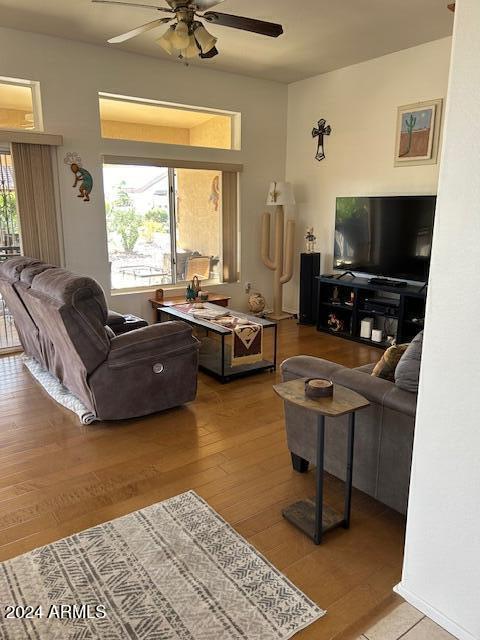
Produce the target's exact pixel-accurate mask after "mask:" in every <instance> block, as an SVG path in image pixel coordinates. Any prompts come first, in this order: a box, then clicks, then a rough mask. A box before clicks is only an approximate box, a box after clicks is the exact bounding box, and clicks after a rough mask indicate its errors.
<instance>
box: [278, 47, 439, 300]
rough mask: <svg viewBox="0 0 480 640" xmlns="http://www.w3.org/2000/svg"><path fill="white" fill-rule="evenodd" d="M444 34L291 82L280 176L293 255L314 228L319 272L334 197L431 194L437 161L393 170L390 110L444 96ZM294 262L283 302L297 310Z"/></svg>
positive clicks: (327, 265) (327, 259)
mask: <svg viewBox="0 0 480 640" xmlns="http://www.w3.org/2000/svg"><path fill="white" fill-rule="evenodd" d="M450 47H451V38H445V39H442V40H437V41H435V42H430V43H427V44H424V45H421V46H418V47H414V48H412V49H406V50H404V51H400V52H398V53H394V54H391V55H388V56H384V57H382V58H377V59H375V60H369V61H368V62H364V63H361V64H357V65H354V66H351V67H347V68H344V69H340V70H339V71H333V72H332V73H328V74H324V75H321V76H316V77H314V78H310V79H308V80H303V81H301V82H297V83H294V84H291V85H290V86H289V91H288V136H287V179H288V180H289V181H291V182H292V183H293V184H294V187H295V193H296V198H297V203H298V206H297V207H296V220H297V254H298V253H299V252H300V251H302V250H303V248H304V242H303V237H304V235H305V229H306V227H307V226H313V227H314V229H315V233H316V236H317V239H318V242H317V250H318V251H320V252H321V253H322V270H323V271H324V272H327V271H330V270H331V268H332V248H333V232H334V222H335V199H336V198H337V196H359V195H387V194H392V195H393V194H432V193H436V189H437V181H438V167H439V165H438V164H437V165H423V166H416V167H400V168H395V167H394V164H393V163H394V150H395V136H396V117H397V107H399V106H401V105H406V104H411V103H414V102H420V101H424V100H430V99H435V98H445V96H446V91H447V82H448V69H449V57H450ZM322 117H323V118H326V120H327V121H328V123H329V124H330V125H331V127H332V134H331V136H330V137H327V138H325V144H326V156H327V157H326V159H325V160H323V161H322V162H318V161H317V160H315V153H316V144H317V143H316V140H314V139H312V135H311V132H312V128H313V126H314V125H315V124H316V122H317V120H319V119H320V118H322ZM298 267H299V260H298V259H297V260H296V263H295V268H296V271H295V274H294V277H293V280H292V282H291V283H290V284H289V285H288V286H287V290H286V295H285V304H284V306H285V307H286V308H288V309H289V310H292V311H294V310H296V309H297V308H298V280H299V273H298Z"/></svg>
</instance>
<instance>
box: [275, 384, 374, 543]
mask: <svg viewBox="0 0 480 640" xmlns="http://www.w3.org/2000/svg"><path fill="white" fill-rule="evenodd" d="M306 380H307V378H299V379H297V380H291V381H289V382H283V383H281V384H276V385H274V387H273V388H274V390H275V393H277V394H278V395H279V396H280V397H281V398H282V399H283V400H285V402H291V403H292V404H294V405H296V406H298V407H301V408H302V409H307V410H308V411H312V412H313V413H315V414H316V416H317V447H316V469H315V488H316V491H315V498H314V499H313V500H311V499H306V500H300V501H299V502H295V503H294V504H292V505H290V506H289V507H286V508H285V509H284V510H283V511H282V514H283V516H284V518H286V519H287V520H288V521H289V522H291V523H292V524H294V525H295V526H296V527H298V528H299V529H301V530H302V531H303V532H304V533H305V534H306V535H308V536H309V537H310V538H311V539H312V540H313V541H314V543H315V544H320V543H321V542H322V536H323V534H324V533H325V532H326V531H329V530H330V529H333V528H335V527H339V526H342V527H344V528H345V529H348V528H349V527H350V513H351V505H352V477H353V445H354V438H355V412H356V411H359V410H360V409H364V408H365V407H368V406H369V404H370V403H369V402H368V400H367V399H366V398H364V397H363V396H361V395H360V394H359V393H356V392H355V391H352V390H351V389H347V388H346V387H342V386H340V385H338V384H335V385H334V391H333V396H332V397H330V398H317V399H310V398H308V397H307V396H306V395H305V381H306ZM344 415H348V418H349V419H348V443H347V470H346V478H345V503H344V510H343V515H342V514H341V513H338V512H337V511H335V509H332V507H330V506H328V505H326V504H324V502H323V472H324V469H323V462H324V451H325V418H326V417H328V418H339V417H340V416H344Z"/></svg>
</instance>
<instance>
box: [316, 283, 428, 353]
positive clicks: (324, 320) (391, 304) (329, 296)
mask: <svg viewBox="0 0 480 640" xmlns="http://www.w3.org/2000/svg"><path fill="white" fill-rule="evenodd" d="M317 281H318V315H317V329H318V330H319V331H324V332H327V333H331V334H334V335H337V336H340V337H342V338H347V339H349V340H355V341H357V342H363V343H365V344H370V345H372V346H375V347H380V348H384V349H385V348H387V347H388V346H390V343H389V342H388V340H387V336H392V337H393V338H394V339H395V341H396V342H397V344H401V343H403V342H410V341H411V340H412V339H413V338H414V337H415V336H416V335H417V333H418V332H419V331H421V330H422V329H423V324H424V319H425V300H426V295H427V293H426V287H422V285H421V284H419V285H410V284H407V285H406V286H403V287H401V288H400V289H399V288H398V287H395V286H391V285H388V286H386V285H379V284H374V283H372V282H371V281H370V280H369V279H368V278H356V277H354V278H350V279H348V280H338V279H336V278H331V277H329V276H328V275H322V276H317ZM366 318H372V319H373V322H374V328H375V329H380V330H382V331H383V339H382V341H381V342H374V341H373V340H371V339H369V338H362V337H360V328H361V322H362V320H365V319H366Z"/></svg>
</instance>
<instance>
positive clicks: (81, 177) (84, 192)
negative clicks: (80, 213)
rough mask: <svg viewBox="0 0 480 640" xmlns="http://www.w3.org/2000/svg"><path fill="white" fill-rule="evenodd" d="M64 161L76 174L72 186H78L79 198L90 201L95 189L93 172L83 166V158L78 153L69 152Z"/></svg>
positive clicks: (75, 187)
mask: <svg viewBox="0 0 480 640" xmlns="http://www.w3.org/2000/svg"><path fill="white" fill-rule="evenodd" d="M63 161H64V163H65V164H68V165H69V166H70V170H71V172H72V173H73V175H74V176H75V178H74V182H73V185H72V186H73V188H74V189H77V188H78V191H79V193H78V194H77V198H82V200H83V202H90V194H91V192H92V189H93V178H92V174H91V173H90V171H87V170H86V169H85V168H84V167H82V159H81V158H80V156H79V155H78V153H75V152H72V153H67V155H66V156H65V158H64V160H63Z"/></svg>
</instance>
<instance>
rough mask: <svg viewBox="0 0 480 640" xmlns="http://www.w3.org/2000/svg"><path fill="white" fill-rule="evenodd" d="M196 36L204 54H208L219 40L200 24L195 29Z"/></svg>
mask: <svg viewBox="0 0 480 640" xmlns="http://www.w3.org/2000/svg"><path fill="white" fill-rule="evenodd" d="M194 35H195V39H196V41H197V42H198V44H199V46H200V49H201V50H202V53H208V52H209V51H211V50H212V49H213V48H214V46H215V45H216V44H217V38H215V36H212V34H211V33H209V32H208V31H207V30H206V29H205V27H204V26H203V25H202V24H201V23H198V26H197V27H196V28H195V31H194Z"/></svg>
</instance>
